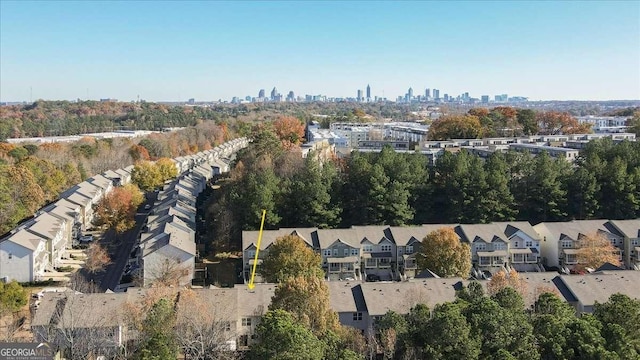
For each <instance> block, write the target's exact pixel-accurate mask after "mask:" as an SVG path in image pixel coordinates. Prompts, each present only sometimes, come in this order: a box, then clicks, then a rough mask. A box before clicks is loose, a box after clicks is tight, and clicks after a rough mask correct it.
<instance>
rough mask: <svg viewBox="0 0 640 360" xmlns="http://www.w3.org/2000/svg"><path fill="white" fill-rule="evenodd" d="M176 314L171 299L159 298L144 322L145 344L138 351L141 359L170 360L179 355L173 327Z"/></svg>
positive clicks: (138, 356)
mask: <svg viewBox="0 0 640 360" xmlns="http://www.w3.org/2000/svg"><path fill="white" fill-rule="evenodd" d="M175 323H176V314H175V311H174V308H173V304H172V303H171V301H170V300H169V299H166V298H162V299H160V300H158V301H157V302H156V303H155V304H153V306H152V307H151V310H149V312H148V313H147V316H146V318H145V320H144V322H143V324H142V335H143V339H144V340H143V345H142V347H141V348H140V349H139V351H138V353H137V358H138V359H141V360H170V359H176V358H177V357H178V342H177V340H176V336H175V333H174V331H173V328H174V326H175Z"/></svg>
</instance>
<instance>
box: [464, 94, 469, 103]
mask: <svg viewBox="0 0 640 360" xmlns="http://www.w3.org/2000/svg"><path fill="white" fill-rule="evenodd" d="M464 101H469V93H468V92H466V93H464Z"/></svg>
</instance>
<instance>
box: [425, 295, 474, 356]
mask: <svg viewBox="0 0 640 360" xmlns="http://www.w3.org/2000/svg"><path fill="white" fill-rule="evenodd" d="M426 331H427V334H430V336H427V337H426V342H425V343H424V345H423V347H424V348H423V354H424V358H425V359H442V360H445V359H451V360H457V359H477V358H478V356H479V355H480V343H479V341H478V339H477V338H474V337H473V336H472V334H471V326H469V324H468V323H467V319H466V318H465V316H464V315H463V314H462V311H461V306H460V305H459V304H454V303H444V304H440V305H437V306H436V307H435V309H434V310H433V317H432V318H431V319H430V320H429V321H428V324H427V326H426Z"/></svg>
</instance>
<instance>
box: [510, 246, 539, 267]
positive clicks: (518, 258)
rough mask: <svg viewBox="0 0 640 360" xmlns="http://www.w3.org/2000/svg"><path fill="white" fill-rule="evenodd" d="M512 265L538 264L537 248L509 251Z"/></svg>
mask: <svg viewBox="0 0 640 360" xmlns="http://www.w3.org/2000/svg"><path fill="white" fill-rule="evenodd" d="M509 253H510V254H511V263H513V264H535V263H537V262H538V250H537V249H536V248H526V249H509Z"/></svg>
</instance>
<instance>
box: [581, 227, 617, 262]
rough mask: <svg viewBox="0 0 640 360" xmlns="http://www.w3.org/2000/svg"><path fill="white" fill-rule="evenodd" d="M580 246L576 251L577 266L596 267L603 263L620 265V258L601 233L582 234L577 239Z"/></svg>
mask: <svg viewBox="0 0 640 360" xmlns="http://www.w3.org/2000/svg"><path fill="white" fill-rule="evenodd" d="M579 242H580V248H579V249H578V252H577V253H576V259H577V260H578V268H579V269H581V270H585V269H586V268H591V269H597V268H599V267H600V266H602V265H603V264H605V263H611V264H613V265H615V266H620V259H619V258H618V255H617V253H616V250H617V248H616V247H614V246H613V245H612V244H611V242H610V241H609V239H607V237H606V236H604V235H602V234H591V235H585V236H582V237H581V238H580V240H579Z"/></svg>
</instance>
